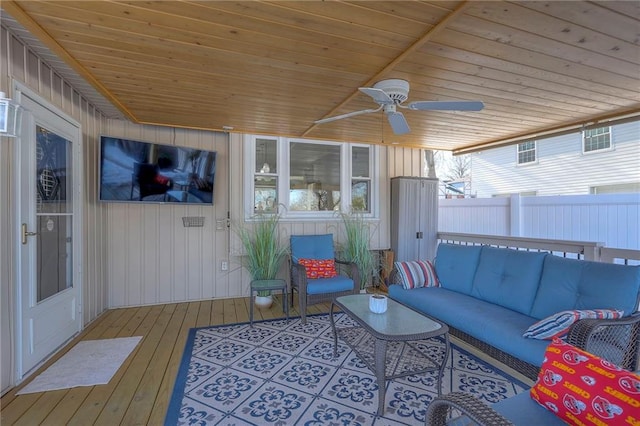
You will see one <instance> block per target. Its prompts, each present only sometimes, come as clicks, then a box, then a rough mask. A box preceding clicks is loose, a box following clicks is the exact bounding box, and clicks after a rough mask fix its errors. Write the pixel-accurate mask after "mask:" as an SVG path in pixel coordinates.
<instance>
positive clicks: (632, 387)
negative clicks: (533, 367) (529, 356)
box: [531, 339, 640, 425]
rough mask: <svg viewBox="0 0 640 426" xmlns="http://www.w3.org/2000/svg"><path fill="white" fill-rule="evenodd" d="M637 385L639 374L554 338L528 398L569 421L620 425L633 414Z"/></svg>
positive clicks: (639, 400) (638, 399)
mask: <svg viewBox="0 0 640 426" xmlns="http://www.w3.org/2000/svg"><path fill="white" fill-rule="evenodd" d="M638 386H640V376H639V375H637V374H633V373H632V372H630V371H627V370H623V369H620V368H618V367H617V366H615V365H614V364H611V363H610V362H608V361H605V360H603V359H602V358H599V357H597V356H595V355H593V354H590V353H588V352H585V351H583V350H580V349H579V348H576V347H575V346H571V345H569V344H567V343H564V342H563V341H562V340H560V339H554V340H553V342H552V343H551V344H550V345H549V347H548V348H547V350H546V352H545V360H544V363H543V364H542V367H541V368H540V374H539V375H538V380H537V381H536V383H535V385H534V386H533V387H532V388H531V398H533V399H534V400H535V401H537V402H538V403H539V404H540V405H542V406H543V407H545V408H547V409H548V410H550V411H551V412H553V413H554V414H555V415H556V416H558V417H560V418H561V419H562V420H564V421H566V422H567V423H569V424H576V425H581V424H620V425H621V424H624V423H627V421H628V420H629V419H630V418H637V415H638V413H639V408H638V407H639V405H640V390H639V389H638ZM630 424H631V423H630Z"/></svg>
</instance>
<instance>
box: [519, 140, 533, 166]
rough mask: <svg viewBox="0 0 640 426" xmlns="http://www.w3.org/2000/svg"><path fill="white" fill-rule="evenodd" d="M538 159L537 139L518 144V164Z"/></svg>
mask: <svg viewBox="0 0 640 426" xmlns="http://www.w3.org/2000/svg"><path fill="white" fill-rule="evenodd" d="M534 161H536V143H535V141H530V142H522V143H519V144H518V164H523V163H532V162H534Z"/></svg>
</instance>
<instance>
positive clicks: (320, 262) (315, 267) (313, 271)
mask: <svg viewBox="0 0 640 426" xmlns="http://www.w3.org/2000/svg"><path fill="white" fill-rule="evenodd" d="M298 263H299V264H300V265H302V266H304V267H305V269H306V270H307V278H312V279H316V278H331V277H335V276H336V275H338V273H337V272H336V263H335V261H334V260H333V259H298Z"/></svg>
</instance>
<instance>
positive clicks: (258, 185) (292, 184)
mask: <svg viewBox="0 0 640 426" xmlns="http://www.w3.org/2000/svg"><path fill="white" fill-rule="evenodd" d="M247 139H248V145H247V146H248V147H249V149H248V150H247V156H246V158H245V165H246V167H247V169H248V170H245V176H247V178H248V179H247V182H249V183H251V185H252V188H246V194H253V197H250V196H247V197H246V198H245V202H246V203H247V204H246V208H245V211H246V212H247V213H246V214H247V216H251V215H253V214H256V213H261V212H275V211H277V210H278V205H279V204H280V205H282V206H283V207H284V208H283V209H281V210H280V212H281V213H282V214H283V216H284V217H287V218H309V219H311V218H329V217H335V212H348V211H349V210H356V211H359V212H363V213H365V214H367V215H369V216H373V215H374V213H375V211H376V209H375V208H374V205H373V203H374V201H375V182H374V180H373V176H376V173H375V170H376V167H377V166H376V162H375V161H374V158H375V156H374V154H375V152H376V147H374V146H370V145H363V144H348V143H337V142H328V141H311V140H299V139H288V138H268V137H259V136H247Z"/></svg>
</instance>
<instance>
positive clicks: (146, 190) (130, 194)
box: [99, 136, 216, 205]
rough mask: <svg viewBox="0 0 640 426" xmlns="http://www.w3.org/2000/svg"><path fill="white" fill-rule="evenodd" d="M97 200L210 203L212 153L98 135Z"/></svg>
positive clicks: (213, 158) (212, 169)
mask: <svg viewBox="0 0 640 426" xmlns="http://www.w3.org/2000/svg"><path fill="white" fill-rule="evenodd" d="M99 169H100V171H99V172H100V188H99V191H100V200H101V201H107V202H141V203H181V204H209V205H211V204H213V182H214V178H215V172H216V153H215V151H206V150H202V149H195V148H186V147H180V146H174V145H161V144H157V143H150V142H140V141H135V140H131V139H122V138H113V137H109V136H101V137H100V164H99Z"/></svg>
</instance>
